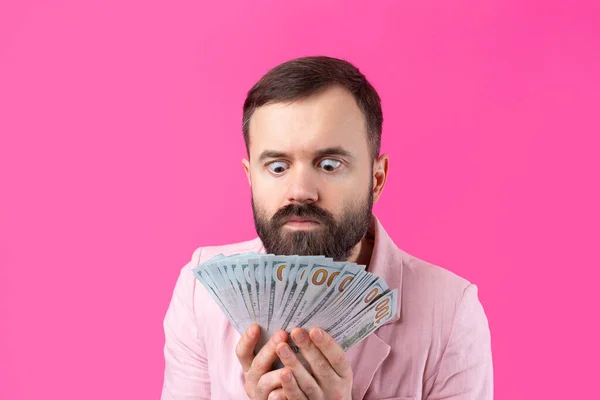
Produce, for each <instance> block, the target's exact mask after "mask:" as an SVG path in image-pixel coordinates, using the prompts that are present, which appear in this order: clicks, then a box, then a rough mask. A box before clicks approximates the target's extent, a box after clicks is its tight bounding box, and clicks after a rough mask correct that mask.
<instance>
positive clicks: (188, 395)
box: [161, 263, 210, 400]
mask: <svg viewBox="0 0 600 400" xmlns="http://www.w3.org/2000/svg"><path fill="white" fill-rule="evenodd" d="M195 285H196V279H195V278H194V275H193V273H192V271H191V263H190V264H188V265H186V266H185V267H184V268H183V269H182V270H181V273H180V274H179V278H178V279H177V283H176V284H175V289H174V291H173V297H172V298H171V302H170V304H169V307H168V309H167V313H166V315H165V318H164V323H163V326H164V331H165V346H164V357H165V373H164V381H163V389H162V396H161V400H184V399H185V400H192V399H193V400H201V399H210V380H209V374H208V361H207V357H206V352H205V346H204V342H203V340H202V337H201V335H200V334H199V330H198V325H197V324H196V315H195V312H194V290H195V287H196V286H195Z"/></svg>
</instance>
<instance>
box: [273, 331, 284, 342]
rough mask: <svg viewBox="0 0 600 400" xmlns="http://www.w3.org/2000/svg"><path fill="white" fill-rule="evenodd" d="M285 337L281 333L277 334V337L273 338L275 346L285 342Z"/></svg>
mask: <svg viewBox="0 0 600 400" xmlns="http://www.w3.org/2000/svg"><path fill="white" fill-rule="evenodd" d="M282 336H283V335H282V334H281V332H277V333H276V334H275V336H273V341H274V342H275V344H279V343H281V342H282V341H283V337H282Z"/></svg>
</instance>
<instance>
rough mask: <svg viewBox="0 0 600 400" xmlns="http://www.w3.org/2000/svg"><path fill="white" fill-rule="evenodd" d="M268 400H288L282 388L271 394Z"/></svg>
mask: <svg viewBox="0 0 600 400" xmlns="http://www.w3.org/2000/svg"><path fill="white" fill-rule="evenodd" d="M267 400H286V397H285V392H284V391H283V389H281V388H279V389H275V390H274V391H272V392H271V393H269V397H267Z"/></svg>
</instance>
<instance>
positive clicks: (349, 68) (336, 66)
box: [242, 56, 383, 159]
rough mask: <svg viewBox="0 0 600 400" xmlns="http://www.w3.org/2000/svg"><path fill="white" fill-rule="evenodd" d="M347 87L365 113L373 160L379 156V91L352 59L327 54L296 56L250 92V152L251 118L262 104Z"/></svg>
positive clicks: (247, 114)
mask: <svg viewBox="0 0 600 400" xmlns="http://www.w3.org/2000/svg"><path fill="white" fill-rule="evenodd" d="M335 85H339V86H342V87H344V88H345V89H347V90H348V91H349V92H350V93H351V94H352V96H354V99H355V100H356V103H357V104H358V107H359V108H360V109H361V111H362V112H363V114H364V117H365V120H366V125H367V126H366V128H367V139H368V142H369V144H370V146H371V156H372V157H373V159H375V158H376V157H378V156H379V151H380V148H381V130H382V125H383V113H382V111H381V99H380V98H379V94H378V93H377V91H376V90H375V88H373V86H371V84H370V83H369V81H367V78H366V77H365V76H364V75H363V74H362V73H361V72H360V71H359V69H358V68H356V67H355V66H354V65H352V64H351V63H350V62H348V61H346V60H341V59H338V58H332V57H326V56H312V57H301V58H296V59H293V60H290V61H287V62H284V63H283V64H280V65H278V66H276V67H274V68H273V69H271V70H270V71H269V72H267V73H266V74H265V75H264V76H263V77H262V78H261V79H260V80H259V81H258V82H257V83H256V84H255V85H254V86H253V87H252V89H250V90H249V91H248V95H247V97H246V101H244V114H243V118H242V132H243V133H244V141H245V142H246V151H247V152H248V154H250V132H249V129H250V127H249V125H250V118H251V117H252V114H254V111H255V110H256V109H257V108H258V107H261V106H264V105H267V104H273V103H285V102H293V101H296V100H301V99H305V98H307V97H310V96H311V95H313V94H316V93H317V92H319V91H321V90H325V89H326V88H328V87H331V86H335Z"/></svg>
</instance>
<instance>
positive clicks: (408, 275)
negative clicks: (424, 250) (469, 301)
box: [400, 250, 472, 308]
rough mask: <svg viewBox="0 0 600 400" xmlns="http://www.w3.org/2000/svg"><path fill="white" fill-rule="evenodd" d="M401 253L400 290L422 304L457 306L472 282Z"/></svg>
mask: <svg viewBox="0 0 600 400" xmlns="http://www.w3.org/2000/svg"><path fill="white" fill-rule="evenodd" d="M400 252H401V254H402V267H403V268H402V290H403V292H405V293H406V295H407V297H408V298H409V299H415V300H418V301H419V303H421V304H423V303H425V304H430V305H433V304H440V305H441V304H443V305H445V306H448V307H450V308H454V307H457V306H458V303H460V301H461V299H462V298H463V295H464V293H465V291H466V290H467V288H469V287H470V286H471V285H472V284H471V282H470V281H468V280H467V279H466V278H464V277H462V276H460V275H458V274H456V273H454V272H452V271H450V270H448V269H446V268H444V267H442V266H439V265H436V264H433V263H431V262H428V261H425V260H422V259H420V258H417V257H415V256H413V255H411V254H408V253H407V252H405V251H402V250H400Z"/></svg>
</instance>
